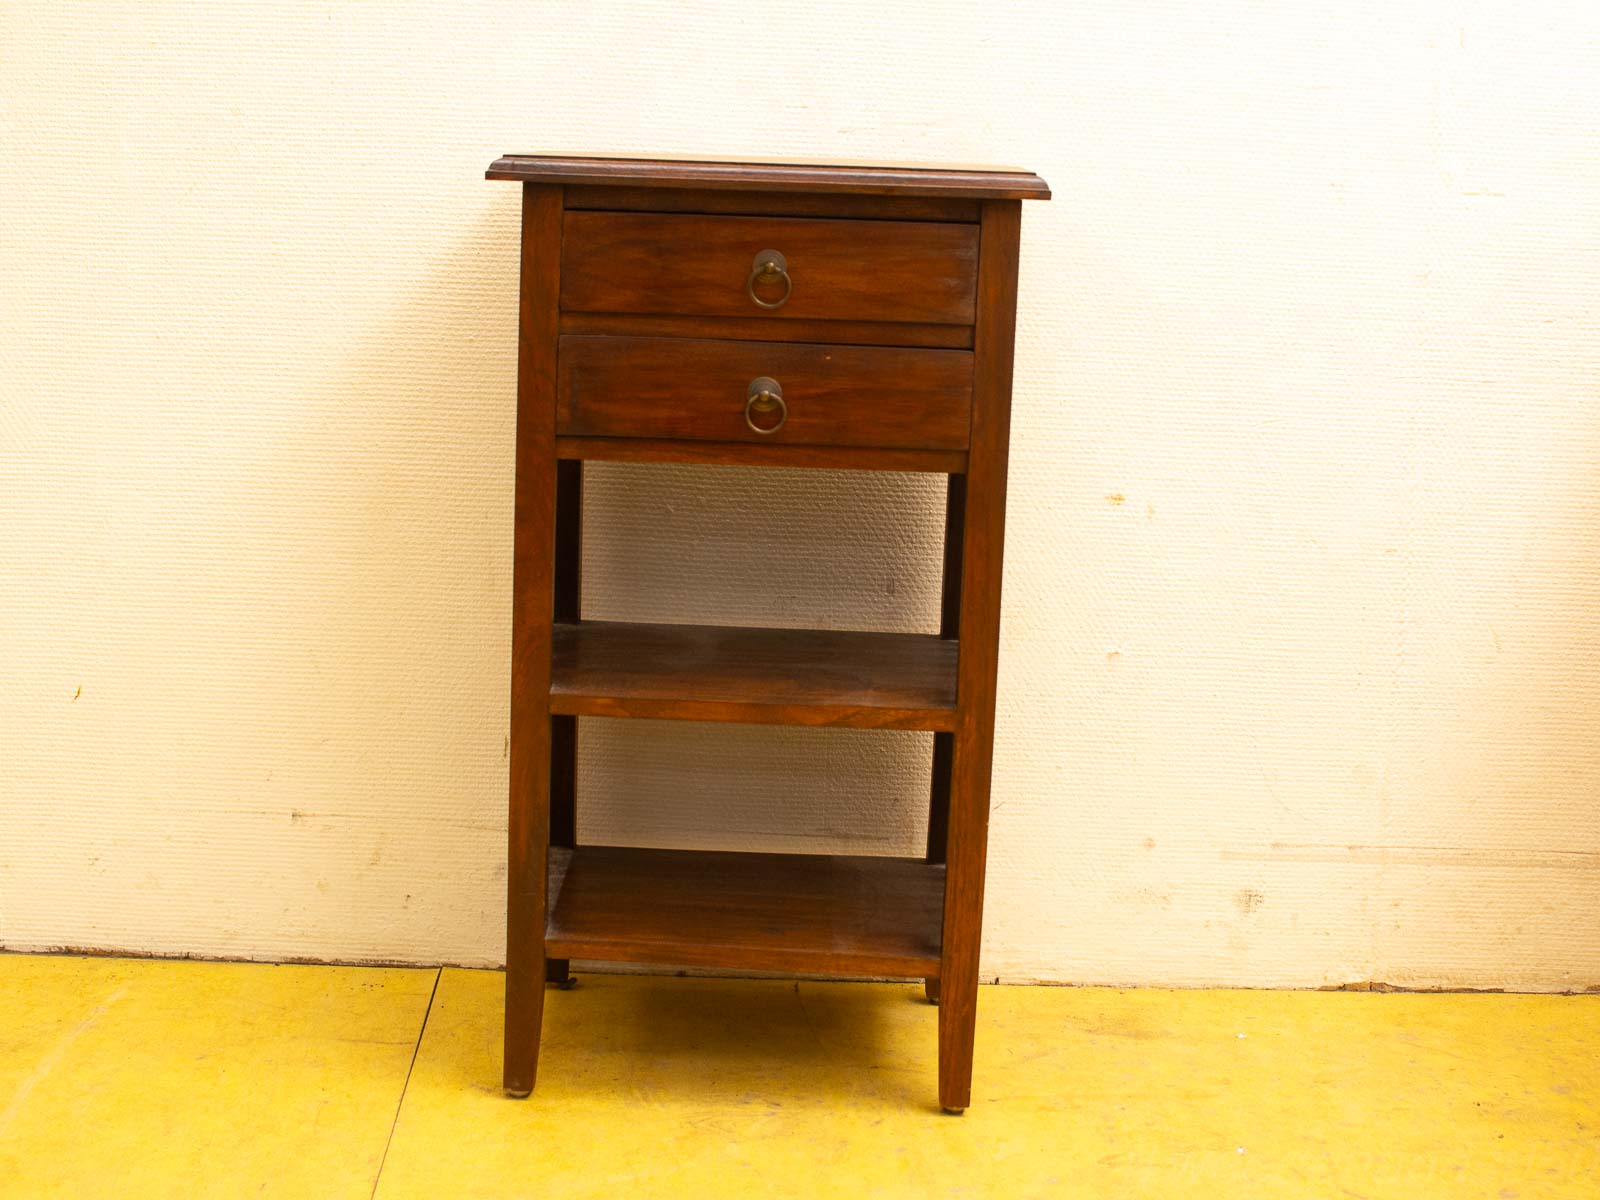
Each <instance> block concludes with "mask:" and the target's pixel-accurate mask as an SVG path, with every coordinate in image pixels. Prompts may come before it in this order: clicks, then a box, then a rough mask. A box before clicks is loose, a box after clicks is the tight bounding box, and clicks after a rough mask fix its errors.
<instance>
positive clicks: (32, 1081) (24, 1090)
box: [0, 983, 128, 1137]
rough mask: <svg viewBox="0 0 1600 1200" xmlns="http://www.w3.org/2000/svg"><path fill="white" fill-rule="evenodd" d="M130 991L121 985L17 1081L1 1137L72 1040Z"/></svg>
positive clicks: (3, 1114)
mask: <svg viewBox="0 0 1600 1200" xmlns="http://www.w3.org/2000/svg"><path fill="white" fill-rule="evenodd" d="M127 994H128V985H127V984H125V983H124V984H119V985H118V986H117V987H116V988H115V989H113V990H112V992H111V994H110V995H109V996H107V997H106V998H105V999H104V1000H102V1001H101V1002H100V1003H99V1005H97V1006H96V1007H95V1008H94V1009H93V1010H91V1011H90V1013H89V1015H88V1016H86V1017H84V1018H83V1020H81V1021H79V1022H78V1023H77V1024H76V1025H74V1026H73V1027H72V1028H71V1029H69V1030H67V1031H66V1032H65V1033H64V1034H62V1035H61V1037H60V1039H59V1040H58V1041H57V1042H56V1044H55V1045H54V1046H52V1047H51V1048H50V1053H48V1054H46V1055H45V1056H44V1057H43V1058H41V1059H40V1060H39V1064H38V1066H36V1067H34V1068H33V1070H32V1071H30V1072H28V1074H27V1076H26V1077H25V1078H24V1079H23V1081H22V1082H21V1083H19V1084H17V1090H16V1091H14V1092H12V1093H11V1099H10V1100H8V1101H7V1102H6V1106H5V1108H3V1109H0V1137H4V1136H5V1132H6V1129H7V1127H9V1126H10V1124H11V1122H12V1121H13V1120H15V1119H16V1116H17V1114H18V1113H19V1112H21V1111H22V1106H23V1105H24V1104H26V1103H27V1101H28V1096H29V1095H30V1094H31V1093H32V1092H33V1089H34V1088H36V1087H38V1086H39V1084H40V1083H42V1082H43V1081H44V1079H45V1077H46V1076H48V1075H49V1074H50V1072H51V1071H53V1070H55V1069H56V1064H57V1063H58V1062H60V1061H61V1056H62V1055H64V1054H65V1053H66V1052H67V1051H68V1050H70V1049H71V1048H72V1043H73V1042H75V1041H77V1040H78V1039H79V1038H81V1037H82V1036H83V1035H84V1034H86V1033H88V1032H89V1030H91V1029H93V1028H94V1026H95V1023H96V1022H97V1021H99V1020H100V1018H101V1017H103V1016H105V1015H106V1013H107V1011H109V1010H110V1008H111V1006H112V1005H113V1004H115V1003H116V1002H117V1001H118V1000H121V999H122V998H123V997H124V996H126V995H127Z"/></svg>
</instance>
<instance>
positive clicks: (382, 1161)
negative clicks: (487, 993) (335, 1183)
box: [372, 967, 444, 1200]
mask: <svg viewBox="0 0 1600 1200" xmlns="http://www.w3.org/2000/svg"><path fill="white" fill-rule="evenodd" d="M443 976H444V968H443V967H438V968H435V970H434V973H433V989H432V990H431V991H429V993H428V1007H427V1008H425V1009H423V1011H422V1028H421V1029H419V1030H417V1044H416V1045H415V1046H414V1047H412V1049H411V1062H410V1063H409V1064H407V1066H406V1078H405V1082H404V1083H402V1084H401V1085H400V1098H399V1099H398V1100H396V1101H395V1105H394V1120H393V1121H391V1122H389V1136H388V1138H387V1139H385V1141H384V1143H383V1155H382V1156H381V1157H380V1158H379V1159H378V1169H377V1171H376V1172H375V1173H374V1174H373V1176H372V1200H377V1196H378V1185H379V1184H380V1183H382V1182H383V1168H384V1167H386V1166H387V1165H388V1163H389V1148H390V1147H391V1146H393V1145H394V1131H395V1130H396V1129H398V1128H399V1127H400V1110H401V1109H403V1108H405V1105H406V1091H407V1090H408V1089H409V1088H410V1087H411V1073H412V1072H413V1071H415V1070H416V1069H417V1056H418V1055H420V1054H421V1053H422V1038H423V1035H424V1034H426V1033H427V1032H428V1018H429V1017H431V1016H433V1002H434V999H435V998H436V997H437V996H438V995H439V980H440V979H441V978H443Z"/></svg>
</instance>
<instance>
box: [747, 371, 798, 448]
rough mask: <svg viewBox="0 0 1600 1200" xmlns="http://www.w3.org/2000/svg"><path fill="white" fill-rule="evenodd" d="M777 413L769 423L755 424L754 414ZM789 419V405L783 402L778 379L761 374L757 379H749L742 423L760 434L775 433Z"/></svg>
mask: <svg viewBox="0 0 1600 1200" xmlns="http://www.w3.org/2000/svg"><path fill="white" fill-rule="evenodd" d="M774 412H775V413H777V414H778V419H777V420H776V421H775V422H773V423H772V424H771V425H758V424H756V416H757V414H760V415H761V416H763V417H764V416H766V415H767V414H768V413H774ZM788 419H789V406H788V405H787V404H785V403H784V402H783V388H782V387H780V386H779V384H778V381H777V380H776V379H774V378H772V377H771V376H770V375H763V376H761V377H760V378H759V379H752V380H751V381H750V388H749V390H748V391H747V392H746V393H745V399H744V423H745V424H746V425H748V426H750V428H751V429H752V430H753V431H754V432H756V433H760V434H768V433H777V432H778V430H780V429H782V428H783V426H784V423H785V422H786V421H788Z"/></svg>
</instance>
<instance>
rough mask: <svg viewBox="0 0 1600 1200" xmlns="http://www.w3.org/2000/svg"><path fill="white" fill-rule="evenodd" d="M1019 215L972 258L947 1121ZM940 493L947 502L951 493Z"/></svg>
mask: <svg viewBox="0 0 1600 1200" xmlns="http://www.w3.org/2000/svg"><path fill="white" fill-rule="evenodd" d="M1021 208H1022V206H1021V204H1020V202H1018V201H1015V200H989V201H985V202H984V205H983V217H982V226H981V233H980V242H979V250H978V318H977V323H976V326H975V328H974V332H973V381H972V382H973V399H972V435H971V444H970V448H969V450H968V453H967V477H966V486H965V490H964V493H963V497H962V498H963V509H964V511H963V513H962V530H961V557H960V568H961V590H960V593H959V605H960V617H959V621H958V626H959V629H960V645H961V648H960V652H959V662H958V665H957V673H958V679H957V685H956V707H957V713H956V729H955V733H954V735H953V740H952V742H951V746H950V812H949V822H948V828H947V829H946V832H945V842H946V845H945V885H944V929H943V940H942V942H941V945H940V951H939V1104H940V1106H941V1107H942V1108H944V1109H946V1110H947V1111H950V1112H962V1111H964V1110H965V1109H966V1107H967V1105H968V1104H969V1103H970V1102H971V1100H972V1043H973V1033H974V1031H975V1029H976V1027H977V1019H978V949H979V942H980V940H981V938H982V935H983V876H984V859H985V855H986V854H987V851H988V842H989V774H990V768H991V766H992V764H993V758H994V708H995V683H996V675H997V670H998V666H999V656H998V651H999V640H1000V565H1001V562H1002V560H1003V550H1004V544H1005V513H1006V440H1007V437H1008V434H1009V429H1010V421H1011V364H1012V358H1013V352H1014V345H1015V309H1016V300H1017V240H1018V233H1019V230H1020V224H1021ZM951 494H952V496H954V494H955V489H954V487H952V489H951ZM947 561H948V554H947Z"/></svg>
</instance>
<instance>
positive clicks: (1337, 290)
mask: <svg viewBox="0 0 1600 1200" xmlns="http://www.w3.org/2000/svg"><path fill="white" fill-rule="evenodd" d="M1597 128H1600V14H1597V12H1596V10H1595V9H1594V6H1592V5H1590V4H1586V3H1576V2H1573V3H1552V4H1547V5H1537V6H1532V7H1530V6H1527V5H1520V4H1511V3H1509V2H1507V3H1493V2H1489V3H1483V4H1474V5H1445V4H1422V3H1417V4H1406V3H1393V2H1389V3H1381V4H1380V3H1364V2H1358V3H1349V2H1341V3H1337V4H1335V3H1308V4H1291V3H1244V2H1240V3H1223V2H1220V0H1205V2H1201V3H1180V2H1176V0H1174V2H1171V3H1137V2H1135V3H1128V2H1126V0H1086V2H1083V3H1075V4H1071V5H1062V4H1055V3H1047V4H1037V5H1022V4H1019V5H996V4H983V5H978V4H972V5H966V4H947V3H883V4H871V5H867V4H841V3H818V2H815V0H813V2H810V3H799V4H782V5H780V4H771V5H766V4H753V3H752V4H726V5H719V4H704V3H670V4H666V3H659V4H649V3H647V4H633V5H619V4H604V3H585V4H576V3H573V4H559V3H550V4H510V3H505V4H491V5H481V4H477V5H474V4H467V5H460V4H443V3H419V4H412V5H406V6H394V7H382V8H380V7H377V6H366V5H353V4H352V5H346V4H326V3H324V4H274V5H144V4H128V5H97V4H86V5H71V6H66V5H38V4H22V3H9V2H7V3H0V946H5V947H8V948H14V949H24V950H27V949H42V948H50V947H60V946H75V947H96V948H111V949H120V950H129V951H148V952H158V953H164V954H183V953H192V954H200V955H224V956H241V957H265V958H281V957H307V958H314V959H348V960H369V959H390V960H402V961H416V962H435V961H440V960H444V961H449V962H459V963H473V964H489V963H496V962H498V961H499V960H500V958H501V954H502V944H503V932H502V911H503V888H504V872H505V848H504V829H505V788H506V733H507V692H508V686H509V663H508V654H509V634H510V619H509V618H510V611H509V602H510V530H511V498H512V475H511V466H512V428H513V410H512V402H513V383H514V365H515V364H514V341H515V306H516V296H515V284H516V264H517V257H516V256H517V246H516V237H517V204H518V194H517V193H518V189H517V188H516V187H515V186H514V185H511V184H504V183H488V182H485V181H484V180H483V178H482V173H483V169H484V167H485V166H486V165H487V164H488V163H489V161H490V160H491V159H492V158H493V157H495V156H496V155H498V154H500V153H502V152H507V151H523V152H531V151H539V150H551V151H568V152H579V153H582V152H607V151H609V152H621V153H638V154H645V155H648V154H650V153H676V154H695V153H701V154H705V155H707V156H717V157H737V156H739V155H740V154H744V153H748V154H759V155H764V156H775V155H789V156H794V157H796V158H800V159H803V158H805V157H806V156H821V157H846V158H853V159H871V158H874V157H880V158H889V159H926V160H933V161H938V160H945V161H954V162H999V163H1013V164H1016V165H1018V166H1022V167H1026V168H1028V169H1031V170H1036V171H1038V172H1039V173H1040V174H1042V175H1043V176H1044V177H1045V178H1046V179H1047V180H1049V182H1050V183H1051V185H1052V186H1053V188H1054V190H1055V199H1054V200H1053V201H1051V202H1049V203H1047V204H1033V205H1029V206H1027V208H1026V210H1025V214H1024V224H1023V251H1022V280H1021V304H1020V327H1019V344H1018V348H1017V365H1016V370H1017V375H1016V406H1015V413H1014V419H1013V450H1012V471H1011V484H1012V488H1011V502H1010V509H1009V520H1008V527H1007V549H1008V564H1007V577H1006V602H1005V611H1004V623H1003V646H1002V658H1001V668H1000V705H999V718H998V730H997V747H996V757H995V779H994V798H993V806H994V808H993V822H992V830H991V843H990V846H991V852H990V869H989V885H988V889H989V890H988V906H987V921H986V942H985V948H984V961H985V966H984V970H985V974H986V976H987V977H989V978H1000V979H1005V980H1018V981H1021V980H1053V981H1074V982H1079V981H1081V982H1114V983H1146V984H1157V983H1161V984H1180V985H1182V984H1217V983H1225V984H1250V985H1323V984H1334V983H1345V982H1359V981H1367V980H1383V981H1387V982H1392V983H1399V984H1411V985H1465V986H1475V987H1511V988H1538V989H1546V988H1547V989H1574V988H1576V989H1582V988H1585V987H1593V986H1595V985H1600V937H1597V936H1596V935H1595V932H1594V914H1595V912H1596V911H1597V910H1600V567H1597V565H1596V564H1597V560H1600V299H1597V297H1600V233H1597V231H1600V155H1597V154H1596V153H1595V149H1596V143H1595V130H1596V129H1597ZM586 503H587V512H586V525H585V530H584V533H585V539H586V540H585V548H584V566H585V570H586V572H587V578H586V609H585V611H586V613H587V614H588V615H591V616H606V617H629V616H632V617H639V618H656V619H662V620H698V621H726V622H736V623H744V624H759V623H771V624H779V625H800V624H807V623H810V622H813V621H816V620H822V621H825V622H827V623H829V624H834V625H838V626H840V627H857V628H882V629H925V628H931V627H932V622H933V620H934V613H935V609H936V605H937V591H938V566H937V554H938V551H937V545H938V537H939V530H940V527H941V520H942V505H943V496H942V489H941V488H940V487H939V486H938V482H937V481H936V480H933V479H928V478H918V477H912V476H898V475H889V476H877V477H873V476H864V475H856V474H849V473H833V472H815V473H812V472H803V471H775V472H760V471H755V470H745V469H732V468H714V467H701V468H665V467H644V466H622V465H608V464H602V465H599V466H596V467H594V468H591V471H590V474H589V479H588V483H587V497H586ZM581 740H582V761H581V764H580V783H581V788H582V796H581V800H580V823H581V826H582V829H583V831H584V834H585V836H587V837H590V838H592V839H594V840H597V841H601V840H604V841H615V842H638V843H660V844H670V845H683V846H708V847H710V846H715V847H728V848H756V847H770V848H774V849H789V850H798V851H812V850H817V851H821V850H835V849H844V850H856V851H860V852H874V853H876V852H901V851H907V850H913V849H914V848H915V847H916V846H917V845H918V843H919V839H920V837H921V834H922V830H923V828H924V826H925V822H926V803H927V799H926V791H927V769H928V768H927V760H928V753H929V745H928V739H927V736H926V735H919V734H905V733H886V732H874V733H867V732H857V731H848V730H781V729H772V728H765V727H737V726H703V725H691V724H675V723H652V722H613V721H600V720H593V721H590V720H585V721H584V722H583V723H582V727H581Z"/></svg>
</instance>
